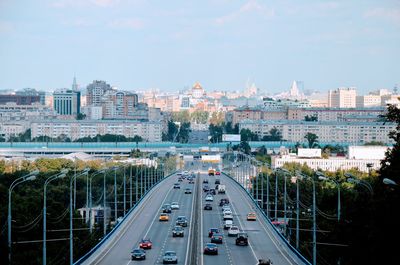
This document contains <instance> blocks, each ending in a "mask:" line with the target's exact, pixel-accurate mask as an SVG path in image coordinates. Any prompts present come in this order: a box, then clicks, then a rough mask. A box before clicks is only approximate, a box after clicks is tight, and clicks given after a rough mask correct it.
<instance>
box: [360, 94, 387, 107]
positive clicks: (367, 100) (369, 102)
mask: <svg viewBox="0 0 400 265" xmlns="http://www.w3.org/2000/svg"><path fill="white" fill-rule="evenodd" d="M379 106H381V96H379V95H365V96H357V97H356V107H357V108H370V107H379Z"/></svg>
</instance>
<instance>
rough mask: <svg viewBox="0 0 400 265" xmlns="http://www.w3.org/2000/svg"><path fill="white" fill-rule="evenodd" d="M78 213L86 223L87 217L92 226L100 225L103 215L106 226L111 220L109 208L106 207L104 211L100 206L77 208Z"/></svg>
mask: <svg viewBox="0 0 400 265" xmlns="http://www.w3.org/2000/svg"><path fill="white" fill-rule="evenodd" d="M78 212H79V214H80V215H81V216H82V219H84V220H85V222H86V223H88V222H89V217H90V223H91V224H92V226H93V225H94V224H101V223H103V222H104V213H105V217H106V224H107V223H109V222H110V218H111V208H110V207H106V210H105V211H104V207H103V206H100V205H98V206H93V207H92V208H89V207H83V208H79V209H78ZM89 213H90V214H89Z"/></svg>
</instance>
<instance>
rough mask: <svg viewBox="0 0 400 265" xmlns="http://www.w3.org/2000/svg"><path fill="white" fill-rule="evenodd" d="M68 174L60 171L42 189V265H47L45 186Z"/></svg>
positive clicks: (47, 180) (64, 170)
mask: <svg viewBox="0 0 400 265" xmlns="http://www.w3.org/2000/svg"><path fill="white" fill-rule="evenodd" d="M67 173H68V169H62V170H61V171H60V173H57V174H55V175H52V176H50V177H49V178H48V179H46V181H45V182H44V187H43V265H46V263H47V249H46V243H47V242H46V240H47V227H46V226H47V199H46V196H47V185H49V184H50V182H51V181H53V180H55V179H61V178H64V177H65V176H66V175H67Z"/></svg>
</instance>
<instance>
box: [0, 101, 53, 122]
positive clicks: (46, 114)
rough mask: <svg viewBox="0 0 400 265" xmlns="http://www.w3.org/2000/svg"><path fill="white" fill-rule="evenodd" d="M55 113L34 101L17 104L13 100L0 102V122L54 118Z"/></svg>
mask: <svg viewBox="0 0 400 265" xmlns="http://www.w3.org/2000/svg"><path fill="white" fill-rule="evenodd" d="M56 117H57V113H56V112H55V111H54V110H53V109H52V108H50V107H48V106H45V105H42V104H39V103H34V104H32V105H17V104H16V103H15V102H9V103H6V104H4V105H1V104H0V122H6V121H30V120H38V119H43V120H46V119H55V118H56Z"/></svg>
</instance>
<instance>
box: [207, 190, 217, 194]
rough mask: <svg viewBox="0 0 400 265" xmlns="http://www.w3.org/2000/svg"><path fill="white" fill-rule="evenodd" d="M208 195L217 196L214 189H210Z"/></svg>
mask: <svg viewBox="0 0 400 265" xmlns="http://www.w3.org/2000/svg"><path fill="white" fill-rule="evenodd" d="M208 193H209V194H211V195H215V194H217V193H216V191H215V189H210V190H209V191H208Z"/></svg>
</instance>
